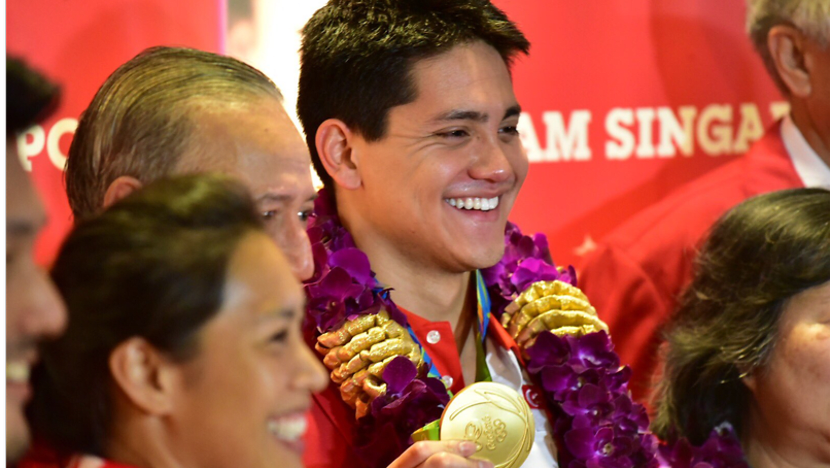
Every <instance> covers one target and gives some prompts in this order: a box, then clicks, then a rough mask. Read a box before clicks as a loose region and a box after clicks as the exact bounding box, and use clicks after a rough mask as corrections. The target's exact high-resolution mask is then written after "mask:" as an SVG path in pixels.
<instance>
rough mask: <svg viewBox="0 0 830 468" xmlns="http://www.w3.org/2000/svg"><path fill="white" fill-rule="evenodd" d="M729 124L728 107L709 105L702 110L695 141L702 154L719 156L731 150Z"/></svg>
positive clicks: (730, 115)
mask: <svg viewBox="0 0 830 468" xmlns="http://www.w3.org/2000/svg"><path fill="white" fill-rule="evenodd" d="M715 122H719V123H715ZM731 124H732V108H731V107H730V106H728V105H726V104H723V105H719V104H711V105H708V106H706V107H704V108H703V112H701V113H700V119H699V120H698V121H697V141H698V143H700V147H701V148H702V149H703V152H704V153H706V154H709V155H711V156H719V155H721V154H726V153H728V152H729V150H730V149H731V148H732V125H731Z"/></svg>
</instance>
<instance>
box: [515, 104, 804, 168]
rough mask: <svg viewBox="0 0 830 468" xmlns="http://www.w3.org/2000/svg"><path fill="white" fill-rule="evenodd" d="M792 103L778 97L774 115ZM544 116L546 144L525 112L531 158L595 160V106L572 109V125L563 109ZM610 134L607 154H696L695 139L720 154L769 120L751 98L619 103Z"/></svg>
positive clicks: (523, 127) (737, 150)
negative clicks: (591, 132)
mask: <svg viewBox="0 0 830 468" xmlns="http://www.w3.org/2000/svg"><path fill="white" fill-rule="evenodd" d="M789 109H790V107H789V104H788V103H787V102H783V101H779V102H773V103H770V105H769V115H770V117H771V119H772V120H773V121H774V120H778V119H780V118H781V117H783V116H784V115H786V114H787V113H788V112H789ZM736 114H737V118H736ZM542 120H543V121H544V122H545V132H546V134H545V135H544V138H545V141H546V142H547V146H546V148H544V149H543V148H542V147H541V145H540V144H539V137H538V134H537V132H536V129H535V127H534V126H533V121H532V119H531V118H530V115H529V114H527V113H522V116H521V118H520V119H519V125H518V128H519V134H520V135H521V140H522V144H523V145H524V146H525V149H526V150H527V155H528V159H529V160H530V162H571V161H589V160H591V146H590V145H589V142H588V126H589V124H590V122H591V112H590V111H588V110H575V111H573V112H571V115H570V118H569V119H568V124H567V125H565V119H564V118H563V114H562V112H557V111H545V112H543V113H542ZM605 134H606V136H607V140H606V141H605V157H606V159H608V160H616V161H625V160H628V159H630V158H631V156H632V155H635V156H636V158H637V159H652V158H654V157H655V156H656V157H659V158H673V157H675V156H677V155H678V154H681V155H683V156H686V157H689V156H692V155H693V154H694V151H695V141H697V146H698V147H699V148H700V151H701V152H702V153H704V154H707V155H709V156H720V155H723V154H741V153H744V152H746V151H747V150H748V149H749V146H750V145H751V144H752V143H753V142H755V141H757V140H758V139H760V138H761V136H763V134H764V124H763V121H762V120H761V115H760V112H759V111H758V105H757V104H755V103H752V102H747V103H741V104H738V105H737V109H736V108H735V106H732V105H729V104H709V105H707V106H706V107H703V108H702V109H701V110H700V111H698V108H697V107H695V106H680V107H678V108H677V109H676V111H675V110H672V109H671V108H669V107H665V106H663V107H637V108H625V107H615V108H613V109H611V110H610V111H608V114H606V116H605ZM655 137H656V138H655ZM655 140H656V141H655Z"/></svg>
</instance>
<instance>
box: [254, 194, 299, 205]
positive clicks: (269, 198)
mask: <svg viewBox="0 0 830 468" xmlns="http://www.w3.org/2000/svg"><path fill="white" fill-rule="evenodd" d="M291 198H292V196H291V195H288V194H286V193H275V192H268V193H263V194H262V195H260V196H258V197H256V199H255V201H256V202H257V203H264V202H280V203H283V202H287V201H291Z"/></svg>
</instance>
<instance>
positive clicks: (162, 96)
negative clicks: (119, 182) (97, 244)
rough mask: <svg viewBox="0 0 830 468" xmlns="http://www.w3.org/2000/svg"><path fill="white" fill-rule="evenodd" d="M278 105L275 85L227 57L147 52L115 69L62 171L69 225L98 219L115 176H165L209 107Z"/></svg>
mask: <svg viewBox="0 0 830 468" xmlns="http://www.w3.org/2000/svg"><path fill="white" fill-rule="evenodd" d="M263 98H272V99H275V100H277V101H281V99H282V96H281V95H280V92H279V90H278V89H277V87H276V86H275V85H274V83H273V82H272V81H271V80H270V79H269V78H268V77H267V76H265V75H264V74H263V73H262V72H260V71H259V70H257V69H255V68H253V67H251V66H249V65H247V64H245V63H243V62H240V61H239V60H236V59H233V58H231V57H225V56H222V55H218V54H213V53H210V52H204V51H200V50H195V49H187V48H175V47H153V48H150V49H147V50H145V51H144V52H142V53H140V54H139V55H137V56H136V57H135V58H133V59H132V60H130V61H128V62H127V63H125V64H124V65H121V66H120V67H119V68H118V69H117V70H116V71H115V72H114V73H113V74H112V75H110V77H109V78H107V81H105V82H104V84H103V85H101V88H100V89H99V90H98V92H97V93H96V94H95V97H94V98H93V100H92V102H91V103H90V105H89V107H88V108H87V110H86V111H85V112H84V113H83V116H82V117H81V120H80V122H79V123H78V129H77V130H76V131H75V137H74V138H73V140H72V145H71V146H70V147H69V157H68V159H67V164H66V192H67V196H68V197H69V206H70V207H71V208H72V213H73V214H74V215H75V218H76V219H83V218H84V217H87V216H89V215H92V214H95V213H98V212H99V211H100V210H101V209H102V208H103V205H104V195H105V193H106V191H107V188H108V187H109V186H110V184H111V183H112V182H113V181H114V180H115V179H116V178H118V177H120V176H125V175H127V176H131V177H134V178H135V179H137V180H139V181H140V182H142V183H149V182H152V181H153V180H155V179H158V178H161V177H163V176H166V175H169V174H170V173H172V172H173V169H174V168H175V167H176V163H177V162H178V161H179V159H180V157H181V156H182V154H183V153H184V152H185V150H186V149H188V148H189V145H194V144H198V142H194V141H192V140H193V138H191V137H192V136H193V133H194V130H195V129H196V127H197V123H196V122H194V119H195V118H196V117H197V116H198V115H199V114H200V113H204V110H205V109H210V108H211V107H212V106H216V107H219V106H228V105H231V104H238V103H239V104H246V103H256V102H259V101H260V100H262V99H263Z"/></svg>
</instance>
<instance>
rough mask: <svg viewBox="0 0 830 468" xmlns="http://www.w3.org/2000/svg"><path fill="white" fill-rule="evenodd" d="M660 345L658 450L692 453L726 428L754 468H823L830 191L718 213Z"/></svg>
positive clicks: (827, 452)
mask: <svg viewBox="0 0 830 468" xmlns="http://www.w3.org/2000/svg"><path fill="white" fill-rule="evenodd" d="M666 337H667V342H668V343H667V348H666V355H665V368H664V373H663V376H662V379H661V382H660V384H659V388H658V390H659V391H658V394H657V404H656V408H657V415H656V418H655V420H654V421H653V424H652V428H653V430H654V431H655V432H656V433H657V434H658V435H659V436H661V438H662V439H663V440H669V441H673V440H676V439H678V438H680V437H686V438H688V439H689V440H690V441H691V442H692V443H693V444H700V443H701V442H702V441H704V440H706V438H707V437H708V436H709V434H710V432H711V431H712V430H713V429H716V428H718V427H722V425H723V424H724V423H728V424H729V425H731V426H732V427H733V428H734V430H735V432H736V435H737V436H738V438H739V439H740V442H741V445H742V447H743V450H744V453H745V455H746V460H747V462H749V463H750V465H751V466H753V467H755V468H765V467H773V466H776V467H778V466H825V465H826V464H827V463H830V192H828V191H827V190H823V189H798V190H787V191H781V192H774V193H770V194H766V195H761V196H758V197H755V198H751V199H749V200H747V201H745V202H744V203H742V204H740V205H738V206H737V207H735V208H733V209H732V210H731V211H729V212H728V213H727V214H725V215H724V216H723V217H722V218H721V219H720V220H719V221H718V222H717V224H715V226H714V227H713V228H712V231H711V234H710V236H709V238H708V240H707V242H706V244H705V245H704V247H703V250H702V252H701V254H700V257H699V259H698V264H697V271H696V273H695V276H694V279H693V281H692V283H691V285H690V287H689V288H688V289H687V290H686V292H685V294H684V296H683V298H682V302H681V306H680V307H679V309H678V310H677V311H676V313H675V314H674V316H673V317H672V320H671V322H670V324H669V326H668V328H667V332H666Z"/></svg>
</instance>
